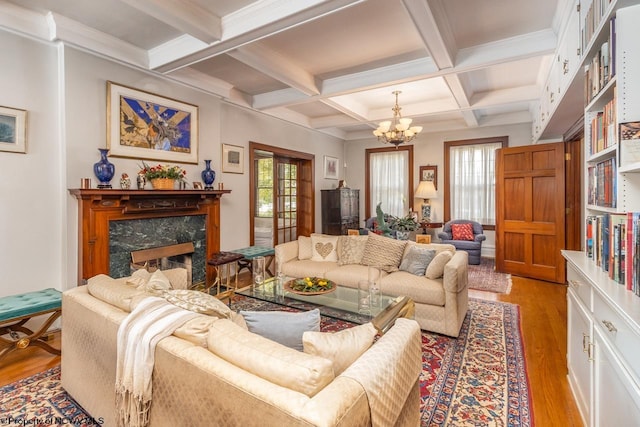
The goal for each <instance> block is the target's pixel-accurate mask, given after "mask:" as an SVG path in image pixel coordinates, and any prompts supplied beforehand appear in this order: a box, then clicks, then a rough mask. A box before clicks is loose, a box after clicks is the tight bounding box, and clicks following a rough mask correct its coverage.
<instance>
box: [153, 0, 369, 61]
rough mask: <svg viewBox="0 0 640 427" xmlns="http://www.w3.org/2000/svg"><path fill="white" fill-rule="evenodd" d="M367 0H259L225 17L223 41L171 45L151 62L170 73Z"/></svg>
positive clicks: (162, 48)
mask: <svg viewBox="0 0 640 427" xmlns="http://www.w3.org/2000/svg"><path fill="white" fill-rule="evenodd" d="M363 1H365V0H297V1H291V0H258V1H256V2H254V3H252V4H250V5H249V6H247V7H245V8H243V9H240V10H238V11H236V12H234V13H231V14H229V15H226V16H224V17H222V38H221V39H220V40H219V41H217V42H214V43H211V44H209V45H205V46H202V45H198V44H197V43H193V42H184V41H182V42H179V43H176V42H168V43H165V44H164V45H162V46H159V47H157V48H155V49H152V50H151V51H150V52H149V55H150V58H149V63H150V66H151V68H152V69H154V70H156V71H159V72H161V73H168V72H171V71H174V70H177V69H179V68H182V67H186V66H189V65H191V64H193V63H195V62H199V61H202V60H204V59H207V58H211V57H213V56H216V55H220V54H223V53H227V52H229V51H230V50H233V49H237V48H238V47H240V46H243V45H246V44H248V43H252V42H255V41H257V40H260V39H262V38H265V37H268V36H270V35H273V34H276V33H279V32H281V31H284V30H286V29H288V28H292V27H295V26H298V25H300V24H304V23H306V22H309V21H313V20H315V19H318V18H320V17H322V16H325V15H328V14H331V13H334V12H338V11H340V10H342V9H344V8H346V7H350V6H353V5H355V4H358V3H361V2H363ZM178 47H179V48H178Z"/></svg>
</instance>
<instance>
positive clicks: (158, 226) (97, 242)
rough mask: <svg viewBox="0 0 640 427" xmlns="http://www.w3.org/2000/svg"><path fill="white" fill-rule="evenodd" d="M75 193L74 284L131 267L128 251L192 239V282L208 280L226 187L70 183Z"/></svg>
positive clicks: (217, 245) (124, 272) (120, 273)
mask: <svg viewBox="0 0 640 427" xmlns="http://www.w3.org/2000/svg"><path fill="white" fill-rule="evenodd" d="M69 192H70V193H71V194H72V195H73V196H75V197H76V198H77V199H78V219H79V220H78V240H79V242H78V284H85V283H86V280H87V279H88V278H90V277H92V276H95V275H97V274H101V273H103V274H108V275H113V276H114V277H122V276H125V275H128V274H129V273H130V271H129V270H126V268H127V267H125V265H126V266H130V263H131V255H130V254H131V252H132V251H136V250H141V249H147V248H151V247H158V246H165V245H172V244H179V243H184V242H187V241H190V242H193V245H194V254H193V275H194V277H193V282H194V283H198V282H201V281H206V283H207V284H209V283H212V282H213V278H214V277H215V271H214V270H213V268H212V267H211V266H209V265H208V264H207V262H206V260H207V259H210V258H212V257H213V255H214V254H215V253H217V252H219V251H220V198H221V197H222V195H223V194H226V193H230V192H231V191H230V190H103V189H71V190H69Z"/></svg>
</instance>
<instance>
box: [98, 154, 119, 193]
mask: <svg viewBox="0 0 640 427" xmlns="http://www.w3.org/2000/svg"><path fill="white" fill-rule="evenodd" d="M98 151H100V161H99V162H97V163H95V164H94V165H93V173H94V174H96V178H98V181H100V184H98V188H111V184H110V183H111V179H112V178H113V175H115V173H116V167H115V166H114V165H113V163H111V162H110V161H109V159H108V158H107V154H109V150H108V149H106V148H98Z"/></svg>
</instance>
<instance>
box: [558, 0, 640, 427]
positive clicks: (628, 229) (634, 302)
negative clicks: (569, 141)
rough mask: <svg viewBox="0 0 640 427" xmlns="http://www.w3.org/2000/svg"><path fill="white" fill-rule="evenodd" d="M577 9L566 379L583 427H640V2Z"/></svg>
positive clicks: (596, 2) (599, 2)
mask: <svg viewBox="0 0 640 427" xmlns="http://www.w3.org/2000/svg"><path fill="white" fill-rule="evenodd" d="M578 5H579V7H578V8H577V10H578V13H579V22H580V35H579V46H580V51H581V57H580V61H579V71H578V73H580V72H582V73H583V74H582V76H581V77H582V78H583V79H584V80H583V81H584V84H583V88H584V174H583V176H584V192H583V196H584V197H583V200H584V201H583V203H584V219H585V223H584V234H583V235H584V250H583V251H564V252H563V255H564V256H565V258H566V259H567V263H568V266H567V267H568V268H567V280H568V284H569V289H568V292H567V301H568V310H567V316H568V328H567V331H568V334H567V335H568V336H567V338H568V341H567V363H568V368H569V369H568V371H569V374H568V377H569V383H570V385H571V388H572V391H573V394H574V396H575V398H576V402H577V403H578V407H579V409H580V412H581V414H582V416H583V419H584V422H585V425H587V426H604V425H640V421H639V420H640V359H639V358H638V354H640V296H639V295H640V216H638V215H636V216H634V215H633V213H634V212H635V213H640V157H637V158H636V154H635V152H634V150H635V144H638V145H639V146H640V133H639V134H638V135H637V141H629V140H627V139H628V138H629V136H631V135H632V133H633V132H631V131H630V130H629V127H630V126H632V125H633V126H635V125H638V126H640V0H634V1H631V0H618V1H615V0H612V1H610V0H591V1H580V2H579V3H578ZM577 75H578V74H577ZM622 124H625V126H624V127H623V128H622V131H621V125H622ZM623 137H624V139H625V140H624V141H622V140H621V139H622V138H623ZM638 148H639V149H638V153H640V147H638ZM636 247H637V249H636Z"/></svg>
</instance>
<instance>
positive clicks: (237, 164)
mask: <svg viewBox="0 0 640 427" xmlns="http://www.w3.org/2000/svg"><path fill="white" fill-rule="evenodd" d="M222 172H229V173H244V147H240V146H239V145H231V144H222Z"/></svg>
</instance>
